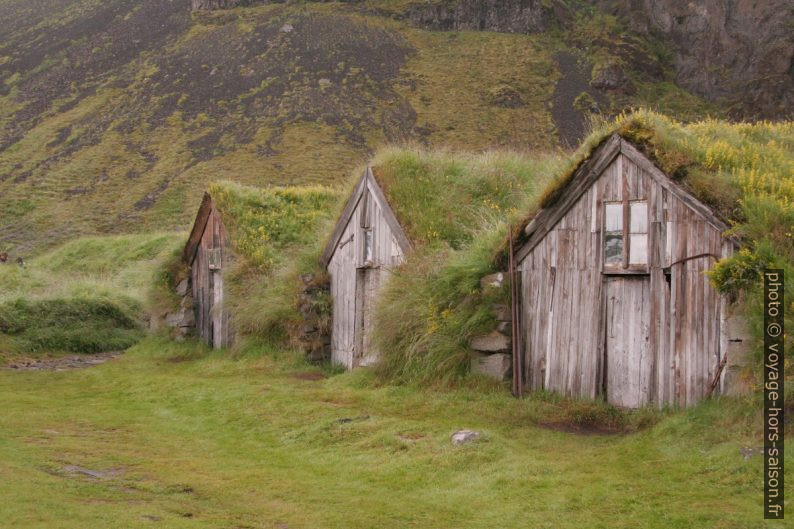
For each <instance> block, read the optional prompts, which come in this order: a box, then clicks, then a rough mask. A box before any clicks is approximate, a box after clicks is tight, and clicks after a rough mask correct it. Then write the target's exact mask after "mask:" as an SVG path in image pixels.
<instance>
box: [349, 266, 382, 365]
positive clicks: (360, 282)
mask: <svg viewBox="0 0 794 529" xmlns="http://www.w3.org/2000/svg"><path fill="white" fill-rule="evenodd" d="M380 273H381V271H380V269H378V268H359V269H358V270H357V274H356V352H355V359H354V361H353V367H358V366H367V365H372V364H373V363H375V361H376V360H377V358H378V354H377V351H376V350H375V347H374V346H373V344H372V329H373V327H374V323H373V319H374V313H375V303H376V295H377V291H378V285H379V284H380Z"/></svg>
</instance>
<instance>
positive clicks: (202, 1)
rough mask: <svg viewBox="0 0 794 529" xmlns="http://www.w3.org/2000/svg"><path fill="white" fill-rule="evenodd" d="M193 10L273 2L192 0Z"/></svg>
mask: <svg viewBox="0 0 794 529" xmlns="http://www.w3.org/2000/svg"><path fill="white" fill-rule="evenodd" d="M190 3H191V7H192V8H193V11H199V10H202V11H214V10H216V9H232V8H235V7H247V6H252V5H262V4H273V3H276V2H273V1H272V0H190Z"/></svg>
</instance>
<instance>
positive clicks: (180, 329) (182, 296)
mask: <svg viewBox="0 0 794 529" xmlns="http://www.w3.org/2000/svg"><path fill="white" fill-rule="evenodd" d="M176 294H177V295H178V296H179V308H178V309H177V310H175V311H173V312H169V313H167V314H165V315H164V317H163V323H164V324H165V326H166V327H170V328H172V329H173V330H174V335H175V338H176V339H177V340H181V339H184V338H185V337H186V336H189V335H191V334H194V333H195V331H196V316H195V313H194V312H193V290H192V288H191V285H190V279H183V280H182V281H180V282H179V284H178V285H177V287H176ZM152 321H154V320H152Z"/></svg>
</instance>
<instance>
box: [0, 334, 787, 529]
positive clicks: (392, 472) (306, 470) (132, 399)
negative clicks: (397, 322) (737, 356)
mask: <svg viewBox="0 0 794 529" xmlns="http://www.w3.org/2000/svg"><path fill="white" fill-rule="evenodd" d="M308 372H312V373H322V374H324V375H330V376H328V377H325V378H320V379H318V380H306V378H311V377H306V376H302V377H301V376H300V375H301V374H303V375H305V374H306V373H308ZM0 402H2V412H1V413H0V498H2V501H0V520H2V523H0V525H2V526H3V527H25V528H30V527H47V528H56V527H57V528H71V527H75V528H86V527H92V528H100V527H101V528H104V527H124V528H129V527H149V526H151V527H213V528H215V527H221V528H282V529H283V528H290V529H295V528H312V529H317V528H391V527H394V528H403V527H421V528H445V529H446V528H462V527H483V528H508V527H509V528H514V527H531V528H544V527H548V528H566V527H577V528H580V527H594V528H597V527H604V528H632V529H634V528H639V527H643V528H644V527H660V528H665V529H668V528H683V527H693V528H703V527H715V528H721V529H725V528H745V527H746V528H759V527H786V525H784V524H783V523H772V522H764V520H763V519H762V510H761V503H762V488H761V470H762V469H761V465H762V460H761V457H760V456H758V455H755V456H753V457H751V458H750V459H748V460H745V459H744V458H743V457H742V456H741V455H740V453H739V447H741V446H748V445H749V446H753V447H757V446H758V445H759V442H758V437H757V434H758V432H757V431H755V430H754V428H753V427H751V426H748V423H747V422H746V421H742V420H740V419H738V418H739V417H741V413H742V412H741V410H743V409H744V410H746V405H744V404H742V403H740V402H736V401H730V400H722V401H711V402H708V403H705V404H703V405H701V406H699V407H697V408H696V409H693V410H690V411H687V412H675V413H664V414H661V415H660V421H659V422H658V423H657V424H656V425H655V426H653V427H652V428H650V429H646V430H642V431H640V432H639V433H632V434H625V435H587V436H584V435H576V434H572V433H566V432H561V431H556V430H553V429H549V428H543V427H540V426H539V425H538V423H539V422H540V421H542V420H543V418H544V417H548V416H549V415H550V414H553V413H554V410H555V409H558V407H559V406H561V405H563V403H561V401H559V400H555V399H554V398H551V397H546V398H542V397H537V396H536V397H532V398H530V399H526V400H524V401H517V400H514V399H512V398H511V397H510V396H509V395H508V394H507V393H506V392H505V391H502V390H498V391H488V390H483V389H479V390H474V389H459V390H455V391H444V392H442V391H433V390H417V389H413V388H408V387H398V386H381V387H377V386H376V385H375V384H374V382H373V378H372V377H371V375H369V374H368V373H366V372H362V371H360V372H356V373H348V374H332V373H327V372H325V373H324V372H322V371H320V370H319V369H318V368H312V367H308V366H306V365H304V364H302V363H301V362H299V361H296V360H293V359H292V357H291V356H289V355H286V354H282V355H280V357H273V356H259V357H253V356H244V357H242V358H239V359H232V358H230V357H229V355H228V354H226V353H223V352H210V351H207V350H205V349H203V348H202V347H201V346H199V345H197V344H196V343H193V342H186V343H183V344H176V343H173V342H169V341H165V340H161V339H158V338H148V339H146V340H144V341H143V342H141V343H140V344H139V345H137V346H135V347H134V348H133V349H131V350H130V351H128V352H127V354H126V355H124V356H123V357H121V358H120V359H117V360H115V361H112V362H110V363H108V364H104V365H102V366H99V367H94V368H90V369H85V370H79V371H64V372H43V371H42V372H14V371H10V370H0ZM340 419H352V420H350V421H340ZM461 428H472V429H476V430H480V431H482V432H483V437H482V439H481V440H480V441H478V442H476V443H473V444H469V445H464V446H459V447H455V446H453V445H452V444H451V443H450V435H451V434H452V433H453V432H454V431H456V430H458V429H461ZM787 460H788V467H789V468H794V467H792V463H794V462H792V461H791V458H790V457H789V458H787ZM75 466H76V467H81V468H83V469H89V470H92V471H98V472H101V473H102V475H100V477H91V476H88V475H85V474H81V473H79V472H74V470H72V471H70V470H69V467H75ZM788 527H790V525H788Z"/></svg>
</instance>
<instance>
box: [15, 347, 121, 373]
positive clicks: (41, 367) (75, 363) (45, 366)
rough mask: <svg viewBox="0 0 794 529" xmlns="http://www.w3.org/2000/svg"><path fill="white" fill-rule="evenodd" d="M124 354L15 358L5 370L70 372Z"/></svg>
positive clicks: (115, 352) (119, 352)
mask: <svg viewBox="0 0 794 529" xmlns="http://www.w3.org/2000/svg"><path fill="white" fill-rule="evenodd" d="M122 354H123V353H122V352H121V351H112V352H109V353H97V354H92V355H71V356H61V357H53V358H15V359H13V360H9V361H7V363H6V365H5V366H3V367H4V368H5V369H10V370H17V371H70V370H73V369H85V368H87V367H93V366H96V365H99V364H104V363H105V362H107V361H109V360H113V359H114V358H118V357H119V356H121V355H122Z"/></svg>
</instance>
